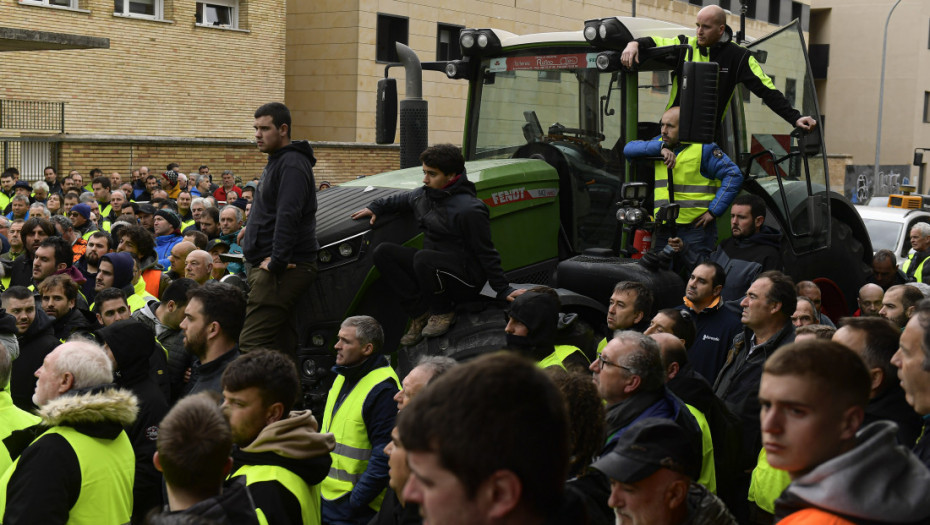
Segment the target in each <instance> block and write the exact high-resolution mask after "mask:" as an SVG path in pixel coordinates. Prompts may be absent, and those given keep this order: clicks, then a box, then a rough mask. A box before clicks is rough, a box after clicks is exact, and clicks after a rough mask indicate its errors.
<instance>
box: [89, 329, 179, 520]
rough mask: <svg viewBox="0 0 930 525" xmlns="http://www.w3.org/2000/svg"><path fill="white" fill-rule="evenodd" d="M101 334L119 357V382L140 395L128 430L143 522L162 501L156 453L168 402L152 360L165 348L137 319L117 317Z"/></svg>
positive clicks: (136, 511) (137, 512) (136, 514)
mask: <svg viewBox="0 0 930 525" xmlns="http://www.w3.org/2000/svg"><path fill="white" fill-rule="evenodd" d="M97 334H98V336H99V337H100V338H101V339H102V340H103V341H104V342H105V343H106V344H107V346H109V347H110V352H112V353H113V358H114V359H115V360H116V366H115V368H116V374H114V375H115V376H116V381H115V382H116V384H117V385H118V386H120V387H122V388H125V389H128V390H131V391H132V393H133V394H135V395H136V397H137V398H138V399H139V414H138V416H137V417H136V421H135V422H134V423H133V424H132V425H131V426H129V427H127V428H126V434H127V435H128V436H129V440H130V441H131V442H132V449H133V451H134V452H135V455H136V480H135V483H134V484H133V487H132V495H133V500H134V505H133V511H132V513H133V523H141V522H142V520H143V518H144V517H145V515H146V513H147V512H148V511H149V510H151V509H152V508H154V507H159V506H160V505H161V504H162V499H161V494H162V491H161V474H159V473H158V471H157V470H155V465H154V464H153V463H152V455H153V454H154V453H155V440H156V439H158V425H159V423H160V422H161V420H162V418H164V417H165V414H167V413H168V402H167V401H166V400H165V397H164V395H163V394H162V392H161V390H159V388H158V385H157V384H156V382H155V379H154V377H153V376H152V371H151V367H150V366H149V362H150V359H151V356H152V354H153V353H154V352H162V351H163V350H162V349H161V348H159V347H158V346H157V344H156V343H155V334H154V333H153V332H152V331H151V330H149V328H148V327H147V326H145V325H144V324H142V323H140V322H139V321H136V320H135V319H126V320H122V321H116V322H115V323H113V324H111V325H110V326H107V327H106V328H101V329H100V330H98V331H97Z"/></svg>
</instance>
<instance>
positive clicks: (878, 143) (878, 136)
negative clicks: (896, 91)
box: [874, 0, 901, 180]
mask: <svg viewBox="0 0 930 525" xmlns="http://www.w3.org/2000/svg"><path fill="white" fill-rule="evenodd" d="M900 3H901V0H898V1H897V2H895V3H894V5H893V6H891V11H888V18H886V19H885V36H884V37H882V76H881V79H880V80H879V82H878V129H877V131H876V132H875V171H874V175H875V180H878V155H879V152H880V151H881V149H882V99H883V98H884V97H885V52H886V51H887V50H888V22H891V14H892V13H894V9H895V8H896V7H898V4H900Z"/></svg>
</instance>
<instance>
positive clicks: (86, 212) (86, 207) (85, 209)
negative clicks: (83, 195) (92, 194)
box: [71, 202, 90, 220]
mask: <svg viewBox="0 0 930 525" xmlns="http://www.w3.org/2000/svg"><path fill="white" fill-rule="evenodd" d="M71 211H76V212H78V213H79V214H80V215H81V217H84V219H86V220H90V204H86V203H83V202H82V203H80V204H75V205H74V206H71Z"/></svg>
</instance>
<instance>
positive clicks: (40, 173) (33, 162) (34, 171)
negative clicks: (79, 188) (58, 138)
mask: <svg viewBox="0 0 930 525" xmlns="http://www.w3.org/2000/svg"><path fill="white" fill-rule="evenodd" d="M57 159H58V143H57V142H43V141H35V140H11V139H0V165H2V167H3V169H6V168H9V167H15V168H18V169H19V174H20V178H22V179H25V180H28V181H36V180H42V179H43V178H44V173H45V167H46V166H55V164H56V160H57ZM0 171H2V170H0Z"/></svg>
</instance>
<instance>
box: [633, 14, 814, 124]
mask: <svg viewBox="0 0 930 525" xmlns="http://www.w3.org/2000/svg"><path fill="white" fill-rule="evenodd" d="M695 25H696V26H697V29H696V31H695V33H696V36H693V37H688V38H685V37H684V35H681V36H679V37H676V38H661V37H657V36H651V37H650V36H647V37H643V38H637V39H636V40H633V41H631V42H630V43H629V44H627V46H626V48H625V49H624V50H623V54H622V55H621V56H620V62H621V63H622V64H623V65H624V66H626V67H632V66H633V63H634V62H636V63H639V51H640V49H650V48H653V47H660V46H672V45H679V44H686V45H688V46H690V47H691V52H690V57H689V58H688V59H687V60H689V61H693V62H716V63H717V64H719V66H720V76H719V81H718V82H719V83H718V88H717V117H718V119H720V120H723V116H724V114H725V113H726V110H727V107H729V102H730V98H731V97H732V96H733V90H734V89H736V85H737V84H743V85H745V86H746V87H747V88H749V90H750V91H752V92H753V93H755V94H756V96H758V97H759V98H761V99H762V101H763V102H765V105H766V106H768V107H770V108H772V111H774V112H775V113H776V114H778V116H779V117H781V118H783V119H785V121H786V122H788V123H789V124H791V125H792V126H795V127H798V128H802V129H805V130H807V131H810V130H812V129H814V126H816V125H817V121H816V120H814V119H813V118H811V117H803V116H801V113H800V112H799V111H798V110H796V109H794V108H793V107H791V102H788V99H787V98H785V95H783V94H782V92H781V91H778V90H777V89H775V84H774V83H772V79H771V78H769V76H768V75H766V74H765V72H764V71H762V67H760V66H759V63H758V62H757V61H756V59H755V58H754V57H753V56H752V54H751V53H750V52H749V50H748V49H746V48H744V47H742V46H740V45H738V44H736V43H735V42H733V31H732V30H731V29H730V28H729V27H727V13H726V11H724V10H723V9H722V8H720V7H719V6H716V5H709V6H707V7H705V8H703V9H701V10H700V11H698V15H697V22H696V24H695ZM680 67H681V65H680V64H679V69H678V70H676V71H675V74H674V78H675V80H674V81H673V82H672V93H671V98H670V99H669V103H668V107H669V108H671V107H672V106H677V105H678V104H679V100H678V99H679V95H680V93H681V92H680V90H679V89H678V79H679V78H681V70H680Z"/></svg>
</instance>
